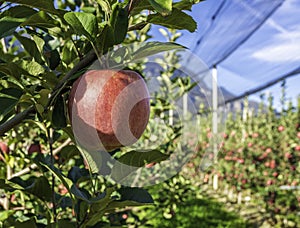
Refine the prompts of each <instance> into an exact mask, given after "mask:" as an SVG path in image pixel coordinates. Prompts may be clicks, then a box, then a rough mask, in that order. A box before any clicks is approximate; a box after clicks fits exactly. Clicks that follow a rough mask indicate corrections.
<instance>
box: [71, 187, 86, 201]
mask: <svg viewBox="0 0 300 228" xmlns="http://www.w3.org/2000/svg"><path fill="white" fill-rule="evenodd" d="M71 192H72V194H73V195H74V196H75V197H76V198H77V199H81V200H83V201H85V202H87V203H90V201H89V196H87V195H86V194H85V193H84V192H83V191H81V190H80V189H79V188H77V187H76V186H75V185H72V187H71Z"/></svg>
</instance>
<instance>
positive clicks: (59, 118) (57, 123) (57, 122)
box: [52, 96, 67, 129]
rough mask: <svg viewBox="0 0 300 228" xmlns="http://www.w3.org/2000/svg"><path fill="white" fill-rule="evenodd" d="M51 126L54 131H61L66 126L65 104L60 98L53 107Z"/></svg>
mask: <svg viewBox="0 0 300 228" xmlns="http://www.w3.org/2000/svg"><path fill="white" fill-rule="evenodd" d="M52 124H53V127H54V128H56V129H61V128H64V127H66V126H67V118H66V110H65V102H64V98H63V97H62V96H59V97H58V98H57V100H56V103H55V104H54V107H53V112H52Z"/></svg>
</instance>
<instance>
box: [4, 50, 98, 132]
mask: <svg viewBox="0 0 300 228" xmlns="http://www.w3.org/2000/svg"><path fill="white" fill-rule="evenodd" d="M96 59H97V56H96V54H95V52H94V51H90V52H89V53H88V54H87V55H86V56H85V57H84V58H83V59H82V60H81V61H80V62H79V63H77V64H76V65H75V67H74V68H73V69H72V70H70V71H69V72H68V73H67V74H66V75H65V76H64V77H63V78H62V80H61V81H60V82H59V83H58V84H57V85H56V87H55V88H54V90H53V92H52V94H51V97H50V99H49V104H50V102H51V100H52V99H53V98H54V97H55V96H56V95H57V91H59V90H60V89H61V88H62V87H63V86H64V85H65V83H66V82H67V81H68V80H69V79H70V77H72V76H73V75H74V74H75V73H76V72H77V71H80V70H82V69H84V68H85V67H87V66H89V65H90V64H91V63H92V62H93V61H94V60H96ZM48 107H49V105H48V106H47V107H46V109H47V108H48ZM31 113H35V108H34V107H33V106H32V107H30V108H28V109H26V110H25V111H23V112H21V113H18V114H16V115H15V116H14V117H13V118H12V119H10V120H8V121H7V122H5V123H3V124H2V125H0V136H2V135H4V133H6V132H7V131H9V130H10V129H12V128H13V127H15V126H16V125H18V124H19V123H21V122H22V121H23V120H24V119H26V118H27V116H28V115H29V114H31Z"/></svg>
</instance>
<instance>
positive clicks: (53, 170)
mask: <svg viewBox="0 0 300 228" xmlns="http://www.w3.org/2000/svg"><path fill="white" fill-rule="evenodd" d="M40 164H41V165H42V166H43V167H45V168H46V169H48V170H49V171H50V172H51V173H52V174H54V175H55V176H56V177H57V178H58V179H59V180H60V181H61V182H62V184H63V185H64V186H65V187H66V188H67V189H68V191H69V192H70V188H71V186H72V185H73V183H72V181H71V180H70V179H68V178H67V177H65V176H64V175H63V174H62V173H61V172H60V170H59V169H57V168H56V167H54V166H49V165H47V164H45V163H40Z"/></svg>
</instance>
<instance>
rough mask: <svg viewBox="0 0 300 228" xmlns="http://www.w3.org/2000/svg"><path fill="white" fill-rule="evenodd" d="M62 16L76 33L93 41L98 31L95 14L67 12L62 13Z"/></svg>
mask: <svg viewBox="0 0 300 228" xmlns="http://www.w3.org/2000/svg"><path fill="white" fill-rule="evenodd" d="M64 18H65V20H66V21H67V22H68V24H69V25H70V26H71V27H72V28H73V29H74V32H75V33H76V34H78V35H84V36H86V37H87V38H88V39H89V40H90V41H94V38H95V37H96V35H97V33H98V29H97V28H98V27H97V19H96V16H94V15H93V14H90V13H83V12H69V13H66V14H65V15H64Z"/></svg>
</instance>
